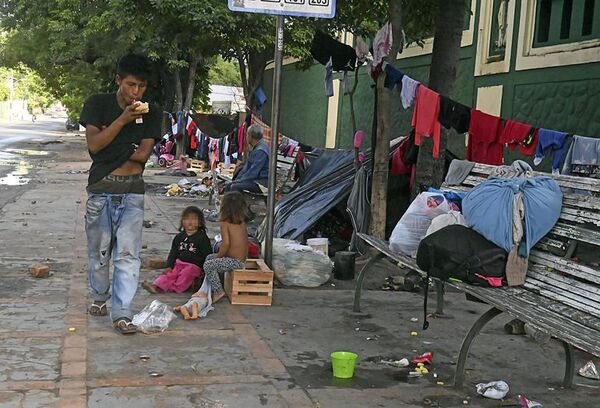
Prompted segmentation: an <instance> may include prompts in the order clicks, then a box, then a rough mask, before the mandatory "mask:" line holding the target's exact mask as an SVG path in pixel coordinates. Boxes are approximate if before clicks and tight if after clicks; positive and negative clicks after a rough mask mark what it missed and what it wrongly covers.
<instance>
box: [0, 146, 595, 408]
mask: <svg viewBox="0 0 600 408" xmlns="http://www.w3.org/2000/svg"><path fill="white" fill-rule="evenodd" d="M55 149H56V151H57V152H58V154H55V155H54V156H52V157H53V158H54V160H55V161H54V162H51V161H46V162H45V166H46V168H44V169H42V170H40V171H38V173H37V174H36V175H35V176H33V177H32V181H31V182H30V183H29V184H28V185H26V186H21V187H14V189H21V190H13V192H14V191H16V193H14V196H11V197H13V198H12V199H11V200H10V201H9V202H7V203H3V204H5V205H4V206H3V208H2V210H1V212H0V231H1V236H2V245H1V246H0V316H1V322H2V325H1V327H0V344H2V347H0V407H61V408H63V407H73V408H83V407H111V408H115V407H206V408H212V407H215V408H216V407H228V408H229V407H233V408H237V407H240V408H253V407H294V408H295V407H302V408H310V407H313V408H314V407H323V408H325V407H326V408H336V407H344V408H349V407H426V406H434V407H459V406H465V405H467V406H471V407H498V406H500V405H499V402H498V401H492V400H485V399H483V398H482V397H479V396H477V395H476V393H475V391H474V384H476V383H478V382H488V381H492V380H500V379H502V380H505V381H507V382H508V383H509V385H510V386H511V393H510V395H509V396H510V401H511V402H513V403H515V402H516V396H517V395H518V394H525V395H527V396H528V397H529V398H530V399H533V400H537V401H540V402H542V403H543V404H544V407H566V406H569V407H592V406H598V401H600V397H599V395H600V394H599V390H598V389H597V388H596V389H594V388H590V386H594V385H598V384H597V383H596V384H594V383H593V382H586V383H585V385H586V386H585V387H582V386H580V387H577V388H576V389H575V390H563V389H561V388H560V386H559V385H558V384H559V382H560V380H561V378H562V373H563V365H564V358H563V354H562V351H561V348H560V346H559V345H558V344H554V343H550V344H547V345H543V346H540V345H538V344H537V343H535V342H533V341H532V340H530V339H529V338H527V337H518V336H508V335H505V334H504V333H503V330H502V325H503V324H504V323H505V322H506V321H507V320H509V319H510V318H509V317H508V316H506V317H505V318H503V319H502V318H500V319H498V320H497V321H495V322H493V323H492V324H490V325H489V326H487V327H486V329H485V330H484V331H483V333H482V334H481V336H480V337H479V338H478V340H477V342H476V344H475V345H474V347H473V348H472V353H471V355H470V358H469V361H468V367H469V370H468V372H467V377H466V378H467V380H466V384H467V385H466V386H465V388H464V389H462V390H454V389H453V388H451V387H448V386H447V385H448V384H450V383H451V380H452V375H453V369H454V366H455V361H456V358H457V354H458V350H459V347H460V343H461V341H462V337H463V336H464V334H466V331H467V330H468V328H469V327H470V326H471V324H472V323H473V322H474V321H475V319H477V317H478V316H479V315H480V314H481V313H482V312H483V311H485V310H486V307H485V305H481V304H476V303H471V302H467V301H465V300H464V298H463V297H462V296H461V295H460V294H458V293H449V294H448V295H447V305H446V308H447V309H446V310H447V316H446V317H445V318H438V319H435V320H432V321H431V328H430V329H429V330H427V331H426V332H421V330H420V325H421V321H422V297H421V296H420V295H418V294H412V293H405V292H396V293H390V292H383V291H375V290H371V291H368V292H367V293H365V296H364V300H363V310H364V312H365V313H363V314H359V315H356V314H352V313H350V310H351V302H352V294H353V293H352V290H351V288H352V284H351V283H347V282H336V286H335V287H334V286H331V285H330V284H327V285H326V286H325V287H322V288H319V289H286V288H278V289H276V290H275V293H274V303H273V306H272V307H247V306H232V305H230V304H229V303H228V302H227V301H222V302H219V303H218V304H216V306H215V307H216V309H215V310H214V311H212V312H210V313H209V315H208V316H207V318H205V319H202V320H199V321H193V322H189V321H183V320H182V319H177V320H175V321H173V322H172V323H171V326H170V327H169V329H168V330H167V331H166V332H164V333H162V334H156V335H144V334H136V335H134V336H122V335H119V334H117V333H116V332H115V331H114V330H113V329H112V328H111V324H110V321H109V320H108V319H107V318H103V317H100V318H98V317H92V316H88V315H87V313H86V309H87V306H88V304H89V302H90V301H89V299H88V295H87V278H86V245H85V242H86V241H85V231H84V224H83V214H84V211H85V182H86V178H87V174H78V173H75V174H73V173H72V171H73V170H75V171H78V170H85V169H87V167H88V162H87V159H85V156H84V155H83V154H81V155H79V154H78V152H85V148H84V145H83V142H82V140H81V138H78V139H72V140H70V141H69V143H68V144H67V145H66V146H57V147H55ZM61 149H62V150H61ZM38 164H39V163H38ZM67 172H68V173H67ZM146 180H147V182H149V183H152V184H167V183H169V182H174V181H177V180H176V179H175V178H172V177H171V178H169V177H166V176H159V175H156V171H149V172H148V173H147V175H146ZM191 204H194V205H199V206H200V207H203V206H206V204H207V203H206V202H202V201H200V200H193V199H189V198H187V199H186V198H168V197H165V196H160V195H158V194H156V193H154V192H152V193H147V195H146V204H145V206H146V215H145V219H146V220H152V221H154V222H155V224H154V225H153V226H152V227H151V228H146V229H144V235H143V245H144V247H145V249H143V250H142V256H143V258H144V259H147V258H149V257H154V256H157V255H158V256H163V257H166V254H167V253H168V249H169V246H170V242H171V239H172V236H173V234H175V233H176V226H177V224H178V218H179V213H180V211H181V210H182V209H183V208H184V207H185V206H187V205H191ZM215 232H216V225H215V224H211V225H210V228H209V236H211V237H212V236H214V233H215ZM39 262H42V263H45V264H48V265H49V266H50V268H51V271H52V272H53V275H52V276H51V277H49V278H47V279H36V278H33V277H30V276H29V275H28V273H27V268H28V266H29V265H31V264H33V263H39ZM389 271H393V269H389V268H388V269H386V268H385V265H383V266H382V269H381V270H380V271H379V272H378V275H380V276H386V275H387V274H388V273H389ZM159 273H160V271H157V270H149V269H146V268H144V269H142V271H141V274H140V275H141V276H140V281H141V280H150V279H153V278H154V277H156V276H157V275H158V274H159ZM368 279H369V278H368ZM371 279H373V278H371ZM381 283H382V280H380V281H378V282H374V284H372V285H371V286H377V285H379V284H381ZM187 296H188V295H186V294H182V295H176V294H162V295H150V294H148V293H146V292H145V291H144V290H143V289H141V288H140V290H139V292H138V295H137V297H136V300H135V307H136V310H141V309H142V308H143V307H144V306H145V305H146V304H148V303H149V302H151V300H152V299H155V298H157V299H159V300H161V301H163V302H166V303H168V304H170V305H172V306H175V305H179V304H182V303H183V302H184V301H185V300H186V299H187ZM415 317H416V318H418V322H414V321H411V319H412V318H415ZM413 331H416V332H417V333H418V335H417V336H411V332H413ZM367 338H376V339H372V340H368V339H367ZM335 350H349V351H354V352H356V353H358V354H359V356H360V357H359V364H358V366H357V369H356V376H355V378H354V379H352V380H336V379H334V378H333V377H332V373H331V368H330V362H329V354H330V353H331V352H332V351H335ZM426 351H432V352H434V363H433V365H432V368H431V373H432V374H433V373H434V372H435V373H436V375H437V378H434V376H433V375H432V374H430V375H428V376H425V377H422V378H408V370H407V369H396V368H391V367H388V366H385V365H383V364H381V363H380V360H382V359H394V360H397V359H400V358H403V357H408V358H410V357H411V356H413V355H418V354H421V353H423V352H426ZM142 354H148V355H149V356H150V359H149V360H148V361H142V360H140V355H142ZM150 372H158V373H160V374H161V376H160V377H151V376H150V375H149V373H150ZM437 382H443V384H444V385H439V384H437ZM576 382H579V383H582V382H585V381H584V380H583V379H582V378H578V379H577V381H576ZM593 401H596V402H593ZM504 406H509V405H504ZM512 406H516V405H512Z"/></svg>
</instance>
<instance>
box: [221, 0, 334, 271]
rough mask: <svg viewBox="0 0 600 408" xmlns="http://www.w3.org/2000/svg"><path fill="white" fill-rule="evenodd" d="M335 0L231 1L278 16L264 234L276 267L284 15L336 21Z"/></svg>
mask: <svg viewBox="0 0 600 408" xmlns="http://www.w3.org/2000/svg"><path fill="white" fill-rule="evenodd" d="M335 2H336V0H228V6H229V9H230V10H232V11H240V12H245V13H262V14H274V15H277V28H276V31H277V32H276V39H275V70H274V71H273V97H272V105H271V106H272V108H271V156H270V158H269V195H268V198H267V230H266V234H265V262H266V263H267V265H269V267H271V268H273V263H272V261H273V234H274V231H273V229H274V224H275V188H276V185H277V183H276V177H277V150H278V142H279V140H278V139H279V105H280V91H281V69H282V67H283V25H284V17H283V16H298V17H314V18H333V17H334V16H335Z"/></svg>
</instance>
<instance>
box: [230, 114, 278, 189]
mask: <svg viewBox="0 0 600 408" xmlns="http://www.w3.org/2000/svg"><path fill="white" fill-rule="evenodd" d="M247 135H248V144H249V145H250V154H249V155H248V161H247V162H246V163H245V164H244V167H243V168H242V169H241V170H240V172H239V173H238V174H237V175H236V177H235V179H234V180H233V182H232V183H231V184H229V185H228V186H227V187H225V191H242V190H248V191H251V192H253V193H260V192H261V190H260V187H259V186H258V185H259V184H260V185H262V186H264V187H267V186H268V183H269V156H270V154H271V151H270V150H269V146H268V145H267V143H266V142H265V141H264V140H263V131H262V127H260V126H259V125H256V124H254V125H252V126H250V127H249V128H248V130H247Z"/></svg>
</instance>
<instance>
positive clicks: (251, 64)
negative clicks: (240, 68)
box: [246, 47, 273, 109]
mask: <svg viewBox="0 0 600 408" xmlns="http://www.w3.org/2000/svg"><path fill="white" fill-rule="evenodd" d="M247 55H248V61H247V64H248V79H247V88H248V89H247V90H246V93H247V94H248V96H247V97H246V105H247V106H248V107H249V108H250V109H255V108H258V106H256V95H255V92H256V90H257V89H258V88H259V87H260V86H261V85H262V83H263V78H264V76H265V68H266V67H267V63H268V62H269V60H270V59H271V58H273V49H272V48H271V47H268V48H265V49H264V50H262V51H252V52H249V53H247Z"/></svg>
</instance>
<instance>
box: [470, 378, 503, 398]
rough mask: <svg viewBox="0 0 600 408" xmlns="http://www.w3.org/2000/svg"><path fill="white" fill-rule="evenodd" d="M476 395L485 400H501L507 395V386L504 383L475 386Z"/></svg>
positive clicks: (496, 382) (495, 382) (493, 382)
mask: <svg viewBox="0 0 600 408" xmlns="http://www.w3.org/2000/svg"><path fill="white" fill-rule="evenodd" d="M475 387H476V388H477V394H479V395H483V396H484V397H486V398H491V399H496V400H501V399H502V398H504V397H505V396H506V394H508V390H509V388H508V384H507V383H506V382H504V381H492V382H489V383H479V384H477V385H476V386H475Z"/></svg>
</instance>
